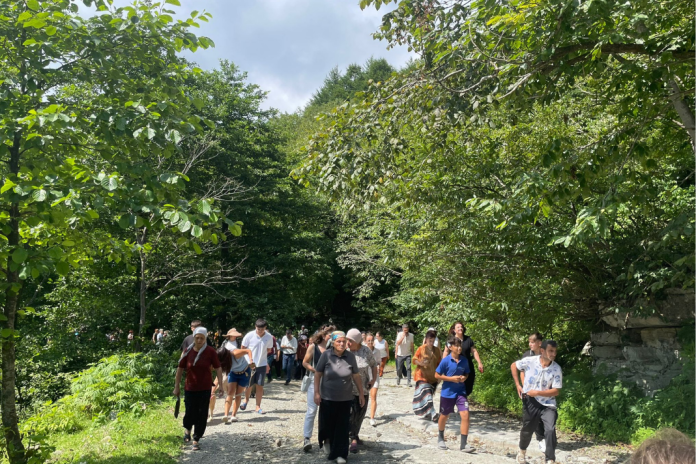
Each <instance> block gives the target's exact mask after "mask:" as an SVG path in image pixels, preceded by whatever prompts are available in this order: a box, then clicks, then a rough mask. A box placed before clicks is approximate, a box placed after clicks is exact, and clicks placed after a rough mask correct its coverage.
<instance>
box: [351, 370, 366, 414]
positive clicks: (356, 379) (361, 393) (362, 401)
mask: <svg viewBox="0 0 696 464" xmlns="http://www.w3.org/2000/svg"><path fill="white" fill-rule="evenodd" d="M353 382H355V385H357V386H358V400H359V401H360V407H361V408H362V407H363V406H365V391H364V390H363V383H362V377H360V374H353Z"/></svg>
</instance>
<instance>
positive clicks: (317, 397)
mask: <svg viewBox="0 0 696 464" xmlns="http://www.w3.org/2000/svg"><path fill="white" fill-rule="evenodd" d="M314 372H315V374H314V404H316V405H319V403H321V393H319V385H321V378H322V377H323V375H324V373H323V372H318V371H314Z"/></svg>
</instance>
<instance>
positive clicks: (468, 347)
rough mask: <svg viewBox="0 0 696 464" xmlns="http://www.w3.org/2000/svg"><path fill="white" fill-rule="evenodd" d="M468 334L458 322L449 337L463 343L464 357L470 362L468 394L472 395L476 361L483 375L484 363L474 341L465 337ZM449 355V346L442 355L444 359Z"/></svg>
mask: <svg viewBox="0 0 696 464" xmlns="http://www.w3.org/2000/svg"><path fill="white" fill-rule="evenodd" d="M465 332H466V327H464V324H462V323H461V322H459V321H457V322H455V323H454V324H452V326H451V327H450V329H449V335H450V336H455V337H457V338H458V339H460V340H461V341H462V356H464V357H465V358H466V359H467V360H468V361H469V371H470V372H469V376H468V377H467V378H466V394H467V396H469V395H471V391H472V390H473V389H474V382H475V381H476V371H475V370H474V360H473V359H472V354H473V357H474V358H476V362H477V363H478V370H479V372H480V373H482V374H483V363H482V362H481V357H480V356H479V353H478V351H476V348H475V347H474V341H473V340H472V339H471V337H469V336H468V335H464V333H465ZM448 354H449V345H448V346H447V347H446V348H445V352H444V353H442V357H443V358H444V357H446V356H447V355H448Z"/></svg>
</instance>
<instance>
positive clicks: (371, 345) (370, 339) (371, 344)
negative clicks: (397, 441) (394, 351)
mask: <svg viewBox="0 0 696 464" xmlns="http://www.w3.org/2000/svg"><path fill="white" fill-rule="evenodd" d="M365 346H367V348H368V349H369V350H370V351H372V357H373V358H375V362H376V363H377V365H378V366H381V365H382V353H381V352H380V351H379V350H377V349H375V336H374V335H372V334H371V333H370V332H367V333H366V334H365ZM379 378H380V377H379V375H377V378H376V379H371V380H374V383H373V384H372V388H370V425H371V426H373V427H377V422H375V413H376V412H377V391H378V390H379Z"/></svg>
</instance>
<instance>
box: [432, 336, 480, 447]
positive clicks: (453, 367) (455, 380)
mask: <svg viewBox="0 0 696 464" xmlns="http://www.w3.org/2000/svg"><path fill="white" fill-rule="evenodd" d="M447 344H448V346H449V347H450V354H449V355H448V356H446V357H445V358H444V359H443V360H442V361H440V365H439V366H437V369H435V378H436V379H437V380H441V381H442V390H440V419H439V420H438V421H437V429H438V437H437V446H438V448H440V449H443V450H446V449H447V445H446V444H445V425H446V424H447V418H448V417H449V415H450V414H452V413H453V412H454V406H455V405H456V406H457V411H458V412H459V416H460V417H461V419H462V421H461V425H460V428H459V432H460V433H461V444H460V445H459V449H460V450H461V451H463V452H465V453H473V452H474V451H476V449H475V448H473V447H472V446H471V445H469V444H467V442H466V440H467V437H468V434H469V401H468V400H467V398H466V385H465V384H464V382H465V381H466V378H467V377H468V376H469V372H470V370H469V361H468V360H467V359H466V358H465V357H464V356H461V354H462V341H461V340H460V339H458V338H457V337H455V336H451V337H449V340H447Z"/></svg>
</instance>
